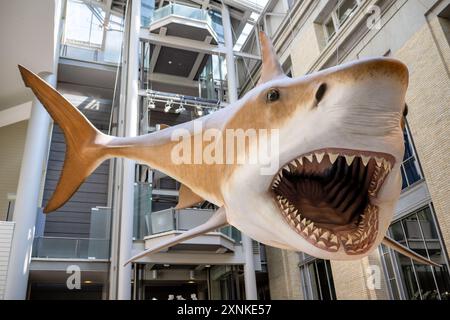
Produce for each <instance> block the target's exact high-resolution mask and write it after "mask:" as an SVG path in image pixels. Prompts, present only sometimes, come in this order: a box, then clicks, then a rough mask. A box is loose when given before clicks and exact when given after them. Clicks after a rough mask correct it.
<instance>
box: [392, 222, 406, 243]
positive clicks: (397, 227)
mask: <svg viewBox="0 0 450 320" xmlns="http://www.w3.org/2000/svg"><path fill="white" fill-rule="evenodd" d="M390 230H391V233H392V238H393V239H394V240H395V241H398V242H400V243H401V242H405V236H404V234H403V229H402V225H401V222H400V221H399V222H396V223H394V224H393V225H392V226H391V227H390Z"/></svg>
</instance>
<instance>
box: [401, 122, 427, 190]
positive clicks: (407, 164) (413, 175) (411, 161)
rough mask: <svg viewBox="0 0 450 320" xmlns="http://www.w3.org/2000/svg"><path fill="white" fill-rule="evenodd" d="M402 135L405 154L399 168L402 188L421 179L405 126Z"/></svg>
mask: <svg viewBox="0 0 450 320" xmlns="http://www.w3.org/2000/svg"><path fill="white" fill-rule="evenodd" d="M403 135H404V141H405V155H404V157H403V163H402V165H401V168H400V170H401V173H402V190H404V189H406V188H407V187H409V186H411V185H413V184H414V183H416V182H417V181H419V180H421V179H422V176H421V174H420V169H419V164H418V162H417V157H416V155H415V152H414V148H413V143H412V139H411V135H410V134H409V131H408V129H407V128H405V131H404V132H403Z"/></svg>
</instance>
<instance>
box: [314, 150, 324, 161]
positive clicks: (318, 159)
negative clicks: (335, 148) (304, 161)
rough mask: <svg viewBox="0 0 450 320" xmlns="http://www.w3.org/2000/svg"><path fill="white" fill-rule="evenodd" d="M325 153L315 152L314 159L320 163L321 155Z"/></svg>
mask: <svg viewBox="0 0 450 320" xmlns="http://www.w3.org/2000/svg"><path fill="white" fill-rule="evenodd" d="M324 155H325V153H323V152H321V153H316V159H317V162H318V163H321V162H322V160H323V156H324Z"/></svg>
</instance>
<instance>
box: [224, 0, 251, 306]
mask: <svg viewBox="0 0 450 320" xmlns="http://www.w3.org/2000/svg"><path fill="white" fill-rule="evenodd" d="M222 24H223V34H224V38H225V39H224V40H225V52H226V56H225V59H226V62H227V84H228V102H229V103H233V102H235V101H236V100H237V99H238V96H237V85H236V79H237V78H236V69H235V61H234V53H233V33H232V30H231V28H232V26H231V19H230V11H229V9H228V6H227V5H226V4H224V3H223V4H222ZM242 248H243V250H244V257H245V263H244V281H245V296H246V299H247V300H256V299H257V298H258V296H257V293H256V277H255V263H254V261H253V244H252V239H251V238H249V237H248V236H246V235H245V234H242Z"/></svg>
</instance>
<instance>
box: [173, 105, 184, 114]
mask: <svg viewBox="0 0 450 320" xmlns="http://www.w3.org/2000/svg"><path fill="white" fill-rule="evenodd" d="M185 110H186V108H185V107H184V105H183V103H180V106H179V107H178V108H177V109H176V110H175V112H176V113H182V112H183V111H185Z"/></svg>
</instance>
